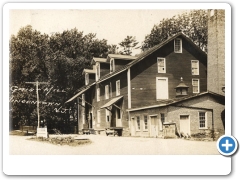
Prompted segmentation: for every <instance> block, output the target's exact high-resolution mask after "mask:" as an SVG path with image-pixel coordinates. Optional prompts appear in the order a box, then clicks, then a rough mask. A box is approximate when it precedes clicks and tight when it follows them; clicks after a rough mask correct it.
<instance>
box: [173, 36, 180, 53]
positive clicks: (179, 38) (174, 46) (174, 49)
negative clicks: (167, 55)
mask: <svg viewBox="0 0 240 180" xmlns="http://www.w3.org/2000/svg"><path fill="white" fill-rule="evenodd" d="M176 40H180V50H179V51H176ZM174 52H175V53H182V39H181V38H176V39H174Z"/></svg>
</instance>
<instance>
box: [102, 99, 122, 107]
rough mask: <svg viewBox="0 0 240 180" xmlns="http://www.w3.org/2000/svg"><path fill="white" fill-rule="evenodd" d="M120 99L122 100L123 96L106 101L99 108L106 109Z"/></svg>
mask: <svg viewBox="0 0 240 180" xmlns="http://www.w3.org/2000/svg"><path fill="white" fill-rule="evenodd" d="M122 98H123V96H119V97H116V98H113V99H111V100H110V101H108V102H107V103H106V104H104V105H103V106H102V107H101V109H103V108H107V107H109V106H111V105H113V104H114V103H116V102H117V101H119V100H120V99H122Z"/></svg>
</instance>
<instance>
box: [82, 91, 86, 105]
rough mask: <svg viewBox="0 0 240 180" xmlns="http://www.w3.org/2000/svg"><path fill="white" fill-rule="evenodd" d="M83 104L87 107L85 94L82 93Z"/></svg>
mask: <svg viewBox="0 0 240 180" xmlns="http://www.w3.org/2000/svg"><path fill="white" fill-rule="evenodd" d="M82 106H83V107H85V94H82Z"/></svg>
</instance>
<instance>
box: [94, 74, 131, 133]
mask: <svg viewBox="0 0 240 180" xmlns="http://www.w3.org/2000/svg"><path fill="white" fill-rule="evenodd" d="M117 80H120V96H123V100H122V110H123V116H122V125H123V127H128V122H127V113H126V109H127V104H128V96H127V71H124V72H122V73H120V74H118V75H116V76H114V77H112V78H110V79H108V80H106V81H103V82H101V83H98V84H96V85H95V90H94V91H95V92H94V97H93V106H94V110H93V119H94V120H95V125H94V128H96V129H103V128H105V127H108V126H109V124H108V123H107V122H106V111H105V109H101V107H102V106H103V105H104V104H106V103H107V102H109V101H110V100H111V99H112V98H116V97H117V96H116V81H117ZM110 83H111V84H112V97H111V96H110V91H109V99H105V85H109V86H110ZM98 87H99V88H100V101H99V102H97V99H96V97H97V88H98ZM97 110H100V111H101V121H100V124H99V125H97V124H98V123H97Z"/></svg>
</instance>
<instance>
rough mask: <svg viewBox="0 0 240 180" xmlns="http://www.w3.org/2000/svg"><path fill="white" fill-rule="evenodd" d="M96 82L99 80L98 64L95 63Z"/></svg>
mask: <svg viewBox="0 0 240 180" xmlns="http://www.w3.org/2000/svg"><path fill="white" fill-rule="evenodd" d="M96 71H97V72H96V81H98V80H99V79H100V63H99V62H97V63H96Z"/></svg>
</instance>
